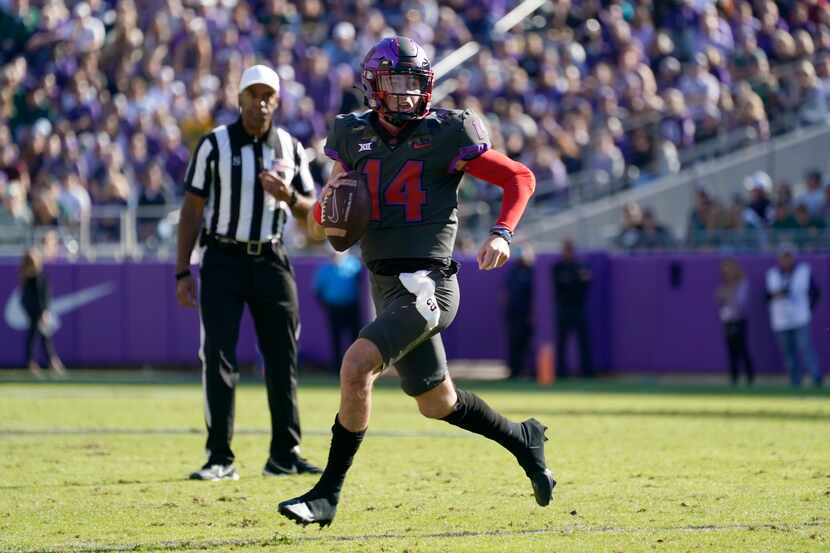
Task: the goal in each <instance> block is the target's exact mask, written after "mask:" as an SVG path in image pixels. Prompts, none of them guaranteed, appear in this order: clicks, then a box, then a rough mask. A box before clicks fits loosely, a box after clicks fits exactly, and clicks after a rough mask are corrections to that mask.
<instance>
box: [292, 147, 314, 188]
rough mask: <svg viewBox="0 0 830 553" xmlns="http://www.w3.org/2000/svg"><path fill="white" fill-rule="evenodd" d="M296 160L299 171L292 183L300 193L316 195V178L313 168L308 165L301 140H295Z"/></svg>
mask: <svg viewBox="0 0 830 553" xmlns="http://www.w3.org/2000/svg"><path fill="white" fill-rule="evenodd" d="M294 161H295V164H296V166H297V173H296V174H295V175H294V180H293V181H292V182H291V185H292V186H293V187H294V190H296V191H297V193H298V194H301V195H303V196H307V197H309V198H310V197H313V196H314V179H313V178H312V177H311V170H310V169H309V167H308V156H307V155H306V153H305V148H303V145H302V144H300V141H299V140H294Z"/></svg>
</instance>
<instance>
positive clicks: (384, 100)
mask: <svg viewBox="0 0 830 553" xmlns="http://www.w3.org/2000/svg"><path fill="white" fill-rule="evenodd" d="M366 72H367V73H370V74H372V75H371V76H368V75H365V76H364V77H365V78H366V80H367V81H368V82H369V84H370V87H371V98H370V99H369V107H370V108H372V109H374V110H375V111H377V112H378V113H379V114H380V115H382V116H383V118H384V119H386V120H387V121H389V122H390V123H392V124H393V125H397V126H400V125H403V124H405V123H406V122H407V121H412V120H413V119H419V118H421V117H423V116H424V115H426V113H427V111H429V104H430V100H431V99H432V71H429V70H420V69H409V70H403V71H400V70H388V69H381V70H378V71H366ZM372 77H374V78H372Z"/></svg>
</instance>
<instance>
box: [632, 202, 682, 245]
mask: <svg viewBox="0 0 830 553" xmlns="http://www.w3.org/2000/svg"><path fill="white" fill-rule="evenodd" d="M642 221H643V222H642V230H641V231H640V236H639V240H638V241H637V243H636V244H635V245H634V248H635V249H639V250H665V249H667V248H670V247H672V245H673V244H674V239H673V238H672V235H671V231H669V229H668V228H666V226H665V225H664V224H663V223H661V222H660V221H659V220H657V216H656V215H655V214H654V210H653V209H651V208H648V207H647V208H645V209H643V220H642Z"/></svg>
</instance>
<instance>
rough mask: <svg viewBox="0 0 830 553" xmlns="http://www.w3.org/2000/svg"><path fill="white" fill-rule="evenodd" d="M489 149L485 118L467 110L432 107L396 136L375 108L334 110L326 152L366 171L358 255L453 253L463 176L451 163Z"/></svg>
mask: <svg viewBox="0 0 830 553" xmlns="http://www.w3.org/2000/svg"><path fill="white" fill-rule="evenodd" d="M489 148H490V137H489V135H488V133H487V129H486V127H485V126H484V123H483V122H482V121H481V119H480V118H479V117H478V116H477V115H475V114H474V113H472V112H470V111H469V110H467V111H461V110H447V109H436V110H434V111H432V112H430V113H429V114H428V115H427V116H426V117H424V118H423V119H420V120H419V121H417V122H413V123H410V124H409V126H407V127H406V128H404V129H403V130H402V131H401V133H400V134H398V135H396V136H394V137H393V136H390V135H388V134H387V133H386V132H385V131H384V130H383V128H382V127H381V126H380V123H378V122H377V115H376V114H374V113H373V112H365V113H359V114H358V113H350V114H347V115H338V116H337V118H336V119H335V121H334V125H333V126H332V128H331V131H330V132H329V135H328V141H327V143H326V154H327V155H328V156H329V157H331V158H332V159H334V160H336V161H339V162H341V163H342V164H343V165H344V166H345V167H346V168H347V169H350V170H358V171H361V172H363V173H364V174H365V175H366V177H367V182H368V186H369V196H370V198H371V202H372V204H371V215H370V223H369V230H368V231H367V233H366V235H365V236H364V237H363V239H362V240H361V243H360V245H361V249H362V252H363V260H364V261H365V262H366V263H369V262H372V261H375V260H379V259H396V258H419V257H422V258H433V259H443V258H447V257H451V256H452V251H453V247H454V245H455V235H456V232H457V230H458V213H457V211H458V184H459V182H461V177H462V172H458V171H456V170H455V166H456V164H457V162H458V161H459V160H471V159H473V158H475V157H478V156H479V155H481V154H482V153H484V152H486V151H487V150H488V149H489Z"/></svg>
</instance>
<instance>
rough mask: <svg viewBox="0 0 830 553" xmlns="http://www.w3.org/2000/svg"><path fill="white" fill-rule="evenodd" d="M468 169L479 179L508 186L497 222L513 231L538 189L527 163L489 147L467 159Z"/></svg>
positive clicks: (502, 186) (466, 166) (467, 170)
mask: <svg viewBox="0 0 830 553" xmlns="http://www.w3.org/2000/svg"><path fill="white" fill-rule="evenodd" d="M464 171H465V172H466V173H468V174H470V175H472V176H473V177H475V178H477V179H481V180H483V181H487V182H489V183H491V184H495V185H496V186H498V187H500V188H501V189H502V190H504V196H503V197H502V199H501V213H499V218H498V219H496V226H500V227H506V228H508V229H509V230H510V232H513V231H514V230H516V226H517V225H518V224H519V219H521V218H522V214H523V213H524V211H525V207H527V201H528V200H529V199H530V196H532V195H533V191H534V190H535V189H536V177H534V176H533V172H532V171H531V170H530V169H528V168H527V166H525V165H524V164H523V163H519V162H518V161H513V160H512V159H510V158H509V157H507V156H506V155H504V154H503V153H501V152H497V151H495V150H487V151H486V152H484V153H483V154H481V155H480V156H478V157H477V158H475V159H472V160H470V161H468V162H467V165H465V166H464Z"/></svg>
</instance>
